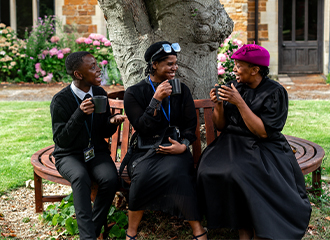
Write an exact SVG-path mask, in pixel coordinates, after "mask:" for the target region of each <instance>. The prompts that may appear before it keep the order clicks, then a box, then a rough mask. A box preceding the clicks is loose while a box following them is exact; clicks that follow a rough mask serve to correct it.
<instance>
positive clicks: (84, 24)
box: [56, 0, 106, 37]
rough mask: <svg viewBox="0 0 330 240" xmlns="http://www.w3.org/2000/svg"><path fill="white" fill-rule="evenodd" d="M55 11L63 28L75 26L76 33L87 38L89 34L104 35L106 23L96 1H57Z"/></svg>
mask: <svg viewBox="0 0 330 240" xmlns="http://www.w3.org/2000/svg"><path fill="white" fill-rule="evenodd" d="M56 2H58V3H57V6H56V9H59V8H60V6H61V5H62V9H60V11H61V14H60V13H59V12H56V15H58V16H60V17H61V18H62V22H63V25H64V26H69V25H75V26H76V28H77V32H78V33H80V34H81V35H82V36H84V37H87V36H88V35H89V34H91V33H100V34H102V35H106V22H105V20H104V17H103V13H102V10H101V9H100V7H99V6H98V2H97V0H59V1H56Z"/></svg>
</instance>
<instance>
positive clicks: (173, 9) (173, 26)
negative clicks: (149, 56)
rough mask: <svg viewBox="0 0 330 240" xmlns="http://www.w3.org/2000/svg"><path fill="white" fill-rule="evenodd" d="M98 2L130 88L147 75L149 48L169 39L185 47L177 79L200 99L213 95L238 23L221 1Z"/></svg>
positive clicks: (139, 0)
mask: <svg viewBox="0 0 330 240" xmlns="http://www.w3.org/2000/svg"><path fill="white" fill-rule="evenodd" d="M98 1H99V5H100V7H101V9H102V10H103V12H104V16H105V18H106V19H107V28H108V32H109V38H110V41H111V43H112V48H113V52H114V57H115V59H116V62H117V65H118V68H119V70H120V73H121V75H122V78H123V83H124V87H125V88H127V87H129V86H131V85H133V84H135V83H137V82H139V81H141V80H142V79H143V78H144V77H145V75H144V69H145V68H146V66H147V65H146V62H145V60H144V53H145V50H146V49H147V48H148V47H149V46H150V45H151V44H152V43H154V42H157V41H162V40H166V41H169V42H172V43H174V42H178V43H179V44H180V46H181V52H180V53H179V54H178V65H179V69H178V71H177V77H178V78H179V79H180V80H181V81H182V82H184V83H185V84H186V85H187V86H188V87H189V88H190V90H191V92H192V95H193V97H194V99H203V98H208V97H209V91H210V89H211V87H212V86H214V84H215V83H217V79H218V78H217V76H218V75H217V60H216V59H217V49H218V47H219V45H220V43H222V42H223V41H224V39H225V38H226V37H228V36H229V35H230V33H231V32H232V29H233V25H234V24H233V21H232V20H231V19H230V18H229V16H228V15H227V13H226V12H225V10H224V8H223V6H222V5H221V4H220V2H219V0H152V1H150V0H145V1H143V0H98Z"/></svg>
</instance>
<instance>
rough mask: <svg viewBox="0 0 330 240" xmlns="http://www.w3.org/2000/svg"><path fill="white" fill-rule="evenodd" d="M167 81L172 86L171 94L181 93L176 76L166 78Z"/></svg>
mask: <svg viewBox="0 0 330 240" xmlns="http://www.w3.org/2000/svg"><path fill="white" fill-rule="evenodd" d="M168 82H169V83H170V84H171V86H172V94H171V95H176V94H181V83H180V80H179V79H177V78H174V79H171V80H168Z"/></svg>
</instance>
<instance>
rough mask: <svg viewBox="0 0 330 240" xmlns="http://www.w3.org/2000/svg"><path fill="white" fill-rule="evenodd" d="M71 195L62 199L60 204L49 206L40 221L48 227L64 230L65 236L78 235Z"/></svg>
mask: <svg viewBox="0 0 330 240" xmlns="http://www.w3.org/2000/svg"><path fill="white" fill-rule="evenodd" d="M74 216H75V210H74V206H73V195H72V193H71V194H70V195H68V196H67V197H65V198H63V199H62V201H61V203H55V204H52V205H49V206H48V207H47V209H46V211H44V212H43V214H42V219H43V221H44V222H46V223H47V224H48V225H53V226H55V227H57V228H64V229H65V230H66V232H67V235H76V234H78V233H79V231H78V224H77V220H76V219H75V217H74Z"/></svg>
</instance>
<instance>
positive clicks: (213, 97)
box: [210, 84, 222, 103]
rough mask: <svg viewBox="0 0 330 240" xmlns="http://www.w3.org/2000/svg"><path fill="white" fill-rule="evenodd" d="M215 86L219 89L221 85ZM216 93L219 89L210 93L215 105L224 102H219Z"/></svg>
mask: <svg viewBox="0 0 330 240" xmlns="http://www.w3.org/2000/svg"><path fill="white" fill-rule="evenodd" d="M214 86H215V87H217V86H219V85H218V84H215V85H214ZM216 91H217V88H212V89H211V91H210V99H211V101H212V102H214V103H222V101H220V100H218V98H217V93H216ZM218 91H220V88H219V89H218Z"/></svg>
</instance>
